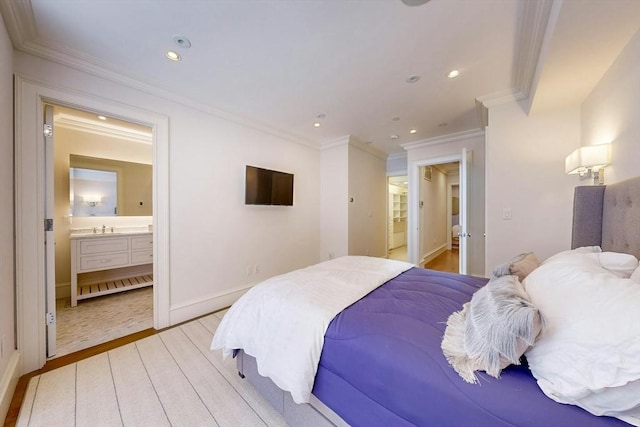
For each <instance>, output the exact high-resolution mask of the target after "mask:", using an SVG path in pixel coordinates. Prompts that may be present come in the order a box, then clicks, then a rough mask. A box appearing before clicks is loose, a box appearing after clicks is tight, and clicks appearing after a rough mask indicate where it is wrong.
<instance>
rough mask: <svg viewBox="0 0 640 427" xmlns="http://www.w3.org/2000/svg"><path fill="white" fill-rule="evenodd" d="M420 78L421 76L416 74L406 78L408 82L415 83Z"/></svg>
mask: <svg viewBox="0 0 640 427" xmlns="http://www.w3.org/2000/svg"><path fill="white" fill-rule="evenodd" d="M418 80H420V76H416V75H415V74H414V75H412V76H409V78H408V79H407V80H406V81H407V83H415V82H417V81H418Z"/></svg>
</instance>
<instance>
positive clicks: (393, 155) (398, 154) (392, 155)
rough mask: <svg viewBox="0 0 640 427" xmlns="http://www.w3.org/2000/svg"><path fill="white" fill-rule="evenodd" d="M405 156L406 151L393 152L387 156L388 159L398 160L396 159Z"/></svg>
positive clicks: (404, 157)
mask: <svg viewBox="0 0 640 427" xmlns="http://www.w3.org/2000/svg"><path fill="white" fill-rule="evenodd" d="M407 157H408V156H407V152H406V151H405V152H403V153H393V154H389V156H387V159H388V160H398V159H406V158H407Z"/></svg>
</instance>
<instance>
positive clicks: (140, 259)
mask: <svg viewBox="0 0 640 427" xmlns="http://www.w3.org/2000/svg"><path fill="white" fill-rule="evenodd" d="M152 262H153V251H151V250H147V251H136V252H131V264H151V263H152Z"/></svg>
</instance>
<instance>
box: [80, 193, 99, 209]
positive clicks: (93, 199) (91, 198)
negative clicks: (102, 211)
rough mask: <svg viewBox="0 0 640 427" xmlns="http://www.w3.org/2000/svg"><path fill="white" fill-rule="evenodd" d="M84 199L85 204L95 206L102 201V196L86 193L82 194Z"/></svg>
mask: <svg viewBox="0 0 640 427" xmlns="http://www.w3.org/2000/svg"><path fill="white" fill-rule="evenodd" d="M82 201H83V202H84V204H86V205H88V206H91V207H93V206H95V205H97V204H98V203H102V196H97V195H86V196H82Z"/></svg>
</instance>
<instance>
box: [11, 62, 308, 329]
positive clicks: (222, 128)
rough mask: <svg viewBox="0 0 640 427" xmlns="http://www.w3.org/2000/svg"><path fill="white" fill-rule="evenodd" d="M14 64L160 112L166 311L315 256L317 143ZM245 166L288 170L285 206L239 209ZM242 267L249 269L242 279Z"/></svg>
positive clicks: (55, 70)
mask: <svg viewBox="0 0 640 427" xmlns="http://www.w3.org/2000/svg"><path fill="white" fill-rule="evenodd" d="M15 69H16V71H17V72H18V73H20V74H22V75H25V76H28V77H31V78H35V79H37V80H39V81H44V82H47V83H49V84H52V85H55V86H57V87H62V88H72V89H73V90H74V91H77V92H81V93H86V94H89V95H93V96H99V97H102V98H104V99H107V100H113V101H114V102H115V101H117V102H119V103H125V104H127V105H131V106H135V107H137V108H140V109H143V110H148V111H152V112H154V113H157V114H161V115H164V116H167V117H168V118H169V123H170V126H169V150H170V152H169V159H170V160H169V163H170V164H169V188H170V190H169V195H168V196H169V228H170V230H169V232H170V234H169V239H170V266H169V270H170V283H169V284H168V285H169V289H170V309H171V311H172V312H173V311H180V312H183V313H184V312H189V308H190V307H193V308H194V309H193V310H192V311H190V313H191V316H196V315H198V314H204V313H203V312H202V311H210V310H212V309H215V308H220V307H218V305H219V304H222V302H220V303H218V301H224V296H225V295H227V294H230V293H232V292H234V291H238V290H242V289H245V288H246V287H247V286H250V285H252V284H254V283H256V282H258V281H260V280H263V279H265V278H267V277H270V276H273V275H276V274H280V273H283V272H285V271H289V270H293V269H296V268H300V267H304V266H307V265H310V264H313V263H316V262H318V261H319V250H318V248H319V247H320V200H319V197H318V195H319V194H320V152H319V149H318V148H314V147H311V146H309V145H305V144H303V143H299V141H297V140H294V139H293V138H290V137H285V136H284V135H278V134H277V132H267V131H265V130H262V129H258V128H255V127H253V126H252V125H250V124H247V123H240V122H239V121H232V120H230V119H226V118H224V117H222V115H218V114H214V112H212V111H210V110H209V111H205V110H204V108H195V106H188V105H185V103H178V102H174V101H171V100H168V99H167V98H164V97H163V95H162V93H160V92H159V93H158V94H157V95H155V94H149V93H146V92H142V91H141V90H137V89H133V88H131V87H127V86H124V85H123V84H120V83H117V82H114V81H111V80H106V79H103V78H99V77H97V76H93V75H89V74H87V73H84V72H81V71H78V70H74V69H71V68H68V67H65V66H61V65H59V64H55V63H53V62H50V61H46V60H43V59H40V58H36V57H34V56H31V55H27V54H24V53H16V63H15ZM247 164H251V165H256V166H261V167H265V168H269V169H276V170H280V171H285V172H290V173H293V174H294V175H295V178H294V181H295V183H294V191H295V194H294V206H293V207H271V206H245V205H244V173H245V165H247ZM250 265H257V266H258V268H259V273H258V274H255V275H251V276H248V275H247V267H248V266H250ZM183 320H185V319H183ZM172 321H174V320H173V318H172Z"/></svg>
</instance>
